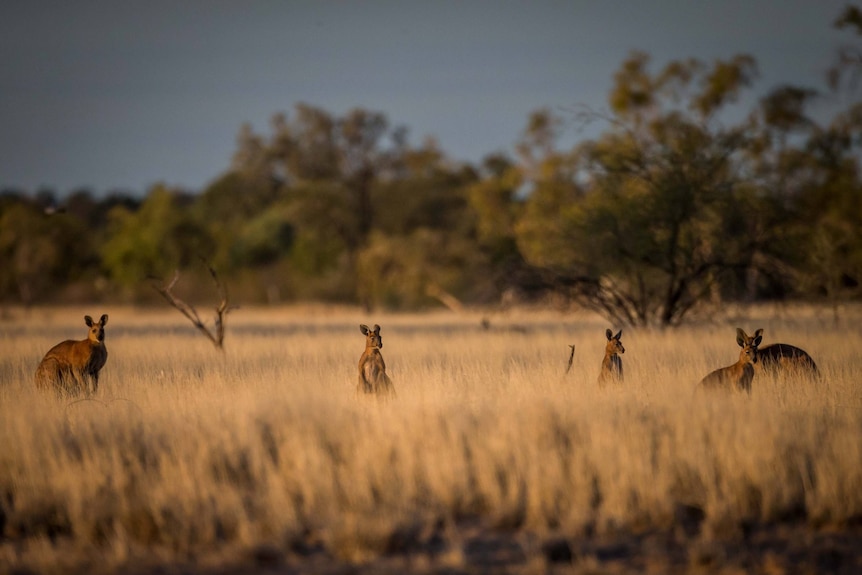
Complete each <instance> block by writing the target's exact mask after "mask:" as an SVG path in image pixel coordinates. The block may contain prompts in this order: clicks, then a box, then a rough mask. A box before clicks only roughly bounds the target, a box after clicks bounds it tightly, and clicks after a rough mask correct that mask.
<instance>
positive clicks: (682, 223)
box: [518, 53, 757, 325]
mask: <svg viewBox="0 0 862 575" xmlns="http://www.w3.org/2000/svg"><path fill="white" fill-rule="evenodd" d="M648 64H649V58H648V57H647V56H646V55H645V54H642V53H635V54H633V55H632V56H631V57H630V58H629V59H628V60H627V61H626V62H624V63H623V65H622V66H621V68H620V70H619V71H618V72H617V74H616V76H615V82H614V87H613V89H612V91H611V94H610V96H609V104H610V107H611V111H612V115H611V116H610V117H607V118H605V119H606V120H607V121H608V124H609V126H610V129H609V130H608V131H607V132H606V133H605V134H603V135H602V136H600V137H599V138H598V139H596V140H594V141H588V142H585V143H583V144H582V145H580V146H579V147H578V148H577V149H576V150H575V152H574V154H573V155H572V157H571V159H570V160H568V161H567V162H564V163H563V164H561V165H562V166H564V167H565V171H562V170H560V169H559V168H558V169H557V170H555V172H556V173H557V174H560V173H563V174H565V175H566V178H565V180H562V179H559V178H558V180H557V181H558V182H565V185H560V184H557V185H554V186H549V185H544V186H537V187H536V188H535V189H534V190H533V193H532V195H531V196H530V197H529V199H528V201H527V208H526V211H525V215H524V218H523V219H522V220H521V221H520V222H519V224H518V241H519V245H520V246H521V248H522V251H523V252H524V254H525V256H526V258H527V260H528V261H530V262H531V263H534V264H536V265H539V266H542V267H543V268H545V269H546V270H548V271H549V272H551V277H553V279H554V281H555V282H556V283H557V284H558V285H560V286H561V287H564V288H565V289H568V290H570V293H572V295H573V296H574V297H575V298H576V299H577V300H578V301H580V302H581V303H582V304H584V305H586V306H587V307H590V308H592V309H595V310H597V311H599V312H601V313H603V314H604V315H605V316H607V317H608V318H609V319H610V320H612V321H613V322H614V323H616V324H619V325H622V324H640V325H645V324H651V323H657V324H660V325H675V324H678V323H679V322H680V321H681V320H682V319H683V318H684V317H685V316H686V314H687V313H689V312H690V311H691V310H692V309H693V308H694V307H695V306H696V304H697V303H698V302H700V301H702V300H703V299H704V298H705V297H706V296H707V295H708V294H709V293H710V291H711V290H712V289H713V288H714V286H715V284H716V281H717V278H718V276H719V275H720V274H721V273H722V272H724V271H726V270H730V269H734V268H739V267H744V266H746V265H747V264H748V262H749V261H750V258H751V245H752V243H753V242H755V241H756V240H757V238H756V237H754V238H753V237H752V233H754V230H752V229H751V228H750V226H749V222H748V220H747V217H746V214H747V209H746V207H747V206H748V201H749V200H748V198H747V197H746V196H745V195H744V194H743V193H741V192H742V189H741V188H740V186H739V179H738V176H737V165H736V163H735V161H734V160H735V156H736V155H737V154H738V153H739V151H740V150H741V149H742V148H743V146H744V145H745V143H746V137H747V125H746V124H741V125H736V126H733V125H731V126H730V127H725V126H724V125H723V124H722V123H721V122H719V121H717V118H718V116H719V115H720V113H721V112H722V111H723V110H724V109H725V108H726V106H728V105H729V104H732V103H733V102H734V101H735V99H736V97H737V96H738V94H739V92H740V91H741V90H742V89H743V88H745V87H746V86H748V85H749V84H750V83H751V81H752V80H753V78H754V77H755V75H756V65H755V63H754V61H753V60H752V59H751V58H750V57H748V56H737V57H735V58H733V59H731V60H729V61H718V62H716V63H715V64H714V65H713V66H711V67H707V66H705V65H704V64H702V63H701V62H699V61H696V60H690V61H686V62H671V63H669V64H668V65H667V66H665V67H664V68H663V69H662V70H661V71H660V72H659V73H657V74H651V73H650V71H649V69H648Z"/></svg>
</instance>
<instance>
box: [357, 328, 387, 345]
mask: <svg viewBox="0 0 862 575" xmlns="http://www.w3.org/2000/svg"><path fill="white" fill-rule="evenodd" d="M359 330H360V331H361V332H362V333H363V334H365V347H376V348H377V349H380V348H382V347H383V338H382V337H381V336H380V326H379V325H377V324H374V329H368V326H367V325H364V324H363V325H360V326H359Z"/></svg>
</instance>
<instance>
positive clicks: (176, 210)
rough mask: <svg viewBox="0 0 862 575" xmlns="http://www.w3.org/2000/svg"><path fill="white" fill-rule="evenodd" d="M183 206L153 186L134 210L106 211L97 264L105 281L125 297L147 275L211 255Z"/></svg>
mask: <svg viewBox="0 0 862 575" xmlns="http://www.w3.org/2000/svg"><path fill="white" fill-rule="evenodd" d="M189 203H190V198H187V197H185V196H183V194H181V193H180V192H178V191H176V190H172V189H170V188H167V187H166V186H163V185H158V186H155V187H154V188H153V189H151V190H150V192H149V194H148V195H147V197H146V199H145V200H144V202H143V203H142V204H141V207H140V209H138V210H137V211H131V210H129V209H127V208H125V207H123V206H118V207H116V208H114V209H113V210H112V211H111V213H110V216H109V219H110V223H109V230H110V237H109V239H108V240H107V241H106V242H105V243H104V245H103V246H102V249H101V253H102V261H103V265H104V267H105V269H106V271H107V272H108V274H109V276H110V278H111V279H112V280H113V281H114V282H116V284H117V285H119V286H121V287H123V288H126V290H127V293H135V292H136V291H137V290H138V288H140V287H141V286H142V284H143V281H144V280H145V279H147V278H149V277H166V276H167V275H168V274H170V273H172V272H173V271H174V270H176V269H177V268H182V267H184V266H187V265H189V264H190V263H192V262H194V261H197V259H198V258H201V257H203V258H208V257H209V256H210V255H211V252H212V241H211V239H210V238H209V236H208V235H207V233H206V231H205V230H204V229H203V226H201V225H200V224H199V223H198V222H196V221H195V220H194V219H193V218H192V217H191V215H190V210H189V209H188V204H189Z"/></svg>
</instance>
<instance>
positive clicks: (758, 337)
mask: <svg viewBox="0 0 862 575" xmlns="http://www.w3.org/2000/svg"><path fill="white" fill-rule="evenodd" d="M758 331H763V330H758ZM761 341H763V336H761V335H755V336H754V341H753V342H752V343H753V344H754V347H757V346H758V345H760V342H761Z"/></svg>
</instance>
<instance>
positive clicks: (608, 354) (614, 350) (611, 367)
mask: <svg viewBox="0 0 862 575" xmlns="http://www.w3.org/2000/svg"><path fill="white" fill-rule="evenodd" d="M622 335H623V330H620V331H618V332H617V334H616V335H613V332H612V331H611V330H610V329H608V330H607V331H606V332H605V336H606V337H607V338H608V343H607V344H606V345H605V358H604V359H603V360H602V371H601V372H600V373H599V385H602V386H603V385H605V384H606V383H608V382H612V383H622V381H623V360H622V358H621V357H620V354H621V353H625V352H626V348H624V347H623V344H622V342H621V341H620V337H621V336H622Z"/></svg>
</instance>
